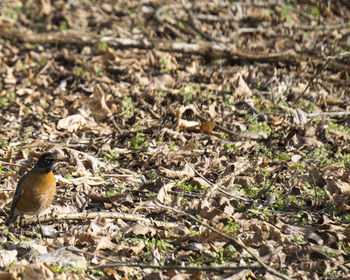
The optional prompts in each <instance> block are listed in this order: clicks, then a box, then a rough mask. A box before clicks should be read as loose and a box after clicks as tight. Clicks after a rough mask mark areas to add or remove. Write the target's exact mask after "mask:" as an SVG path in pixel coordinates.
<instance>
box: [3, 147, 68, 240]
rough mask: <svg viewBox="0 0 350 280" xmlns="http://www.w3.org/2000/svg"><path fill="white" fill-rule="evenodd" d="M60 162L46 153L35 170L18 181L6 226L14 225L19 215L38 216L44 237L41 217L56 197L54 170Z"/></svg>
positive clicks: (52, 155)
mask: <svg viewBox="0 0 350 280" xmlns="http://www.w3.org/2000/svg"><path fill="white" fill-rule="evenodd" d="M59 161H63V160H61V159H58V158H56V157H55V156H54V154H52V153H44V154H42V155H41V156H40V158H39V160H38V162H37V163H36V164H35V166H34V167H33V169H32V170H30V171H29V172H28V173H26V174H25V175H24V176H23V177H22V178H21V179H20V180H19V181H18V184H17V188H16V191H15V195H14V196H13V200H12V204H11V211H10V215H9V216H8V218H7V219H6V221H5V225H7V226H8V225H9V224H10V223H12V222H13V220H14V218H16V217H17V216H18V215H23V214H26V215H36V217H37V220H38V223H39V225H40V230H41V234H42V236H44V235H43V232H42V228H41V224H40V219H39V215H40V213H41V212H43V211H44V210H45V209H47V208H48V207H49V206H50V204H51V202H52V200H53V198H54V196H55V192H56V179H55V177H54V175H53V172H52V170H53V169H54V167H55V166H56V164H57V162H59Z"/></svg>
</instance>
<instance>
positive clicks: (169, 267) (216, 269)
mask: <svg viewBox="0 0 350 280" xmlns="http://www.w3.org/2000/svg"><path fill="white" fill-rule="evenodd" d="M122 266H126V267H139V268H151V269H158V270H187V271H214V272H222V271H225V270H243V269H253V270H259V269H262V267H261V266H256V265H245V266H219V267H202V266H197V267H196V266H177V265H164V266H160V265H149V264H138V263H125V262H116V263H111V264H102V265H96V266H93V268H94V269H100V268H105V267H122Z"/></svg>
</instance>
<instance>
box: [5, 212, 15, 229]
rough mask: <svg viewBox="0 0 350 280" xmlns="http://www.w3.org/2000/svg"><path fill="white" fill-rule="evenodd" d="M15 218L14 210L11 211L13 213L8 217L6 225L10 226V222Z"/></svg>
mask: <svg viewBox="0 0 350 280" xmlns="http://www.w3.org/2000/svg"><path fill="white" fill-rule="evenodd" d="M13 218H14V213H13V211H11V213H10V214H9V216H8V217H7V219H6V221H5V225H6V226H8V225H9V224H11V223H12V221H13Z"/></svg>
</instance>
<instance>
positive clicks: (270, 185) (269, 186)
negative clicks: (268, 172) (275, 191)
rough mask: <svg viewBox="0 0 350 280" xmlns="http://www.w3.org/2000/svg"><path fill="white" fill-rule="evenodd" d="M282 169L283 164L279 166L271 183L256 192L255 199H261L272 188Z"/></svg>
mask: <svg viewBox="0 0 350 280" xmlns="http://www.w3.org/2000/svg"><path fill="white" fill-rule="evenodd" d="M283 168H284V164H282V165H281V166H280V168H279V169H278V171H277V173H276V175H275V176H274V177H273V179H272V181H271V183H270V184H269V185H268V186H267V187H266V188H264V189H262V190H261V191H259V192H258V194H257V195H256V197H255V199H259V198H261V197H262V196H263V195H264V194H265V193H266V192H267V191H268V190H269V189H270V188H271V187H272V186H273V184H274V183H275V182H276V179H277V177H278V175H280V173H281V172H282V169H283Z"/></svg>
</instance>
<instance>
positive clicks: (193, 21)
mask: <svg viewBox="0 0 350 280" xmlns="http://www.w3.org/2000/svg"><path fill="white" fill-rule="evenodd" d="M184 9H185V10H186V12H187V14H188V17H189V18H190V22H191V26H192V28H193V29H194V30H195V31H196V32H197V33H198V34H199V35H201V36H202V37H203V38H205V39H207V40H208V41H217V40H214V39H213V38H212V37H210V36H209V35H208V34H206V33H204V32H203V31H202V30H201V28H200V27H199V25H198V20H197V19H196V17H195V15H194V14H193V13H192V12H191V10H190V9H187V8H186V7H185V5H184Z"/></svg>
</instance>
